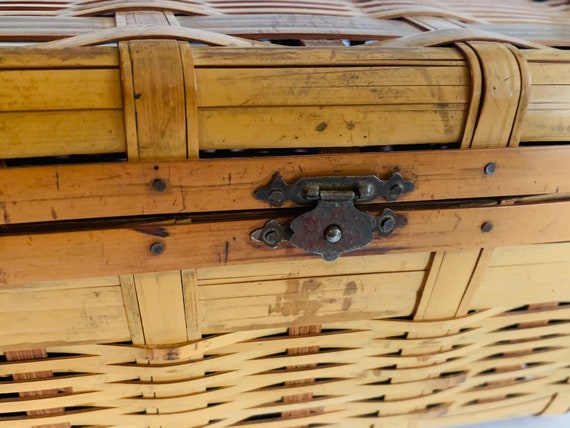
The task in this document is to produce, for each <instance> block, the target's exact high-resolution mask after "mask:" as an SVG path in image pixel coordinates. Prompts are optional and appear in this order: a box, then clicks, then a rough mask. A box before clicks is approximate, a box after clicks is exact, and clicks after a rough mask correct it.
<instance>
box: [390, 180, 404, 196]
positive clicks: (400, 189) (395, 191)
mask: <svg viewBox="0 0 570 428" xmlns="http://www.w3.org/2000/svg"><path fill="white" fill-rule="evenodd" d="M402 193H404V186H402V185H401V184H400V183H398V184H394V185H393V186H392V187H390V194H391V195H392V197H394V198H397V197H399V196H401V195H402Z"/></svg>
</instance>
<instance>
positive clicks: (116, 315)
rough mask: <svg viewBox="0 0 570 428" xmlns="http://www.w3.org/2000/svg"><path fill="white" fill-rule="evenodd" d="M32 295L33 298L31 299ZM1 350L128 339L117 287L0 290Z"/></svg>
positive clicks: (119, 292)
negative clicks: (33, 344) (57, 343)
mask: <svg viewBox="0 0 570 428" xmlns="http://www.w3.org/2000/svg"><path fill="white" fill-rule="evenodd" d="M32 296H33V297H32ZM0 308H1V314H0V320H1V321H0V322H2V323H3V324H4V325H6V326H10V328H4V329H2V331H1V332H0V349H5V348H6V346H10V347H11V348H13V349H14V348H15V349H17V348H18V346H19V347H26V346H29V345H28V344H30V343H39V342H53V341H57V342H59V343H63V342H67V343H73V342H85V341H88V342H97V341H121V340H128V339H129V338H130V334H129V330H128V326H127V320H126V315H125V310H124V305H123V300H122V296H121V291H120V287H118V286H115V287H90V288H78V289H67V290H50V291H41V290H29V291H28V290H22V292H20V293H16V292H5V291H4V290H2V291H0Z"/></svg>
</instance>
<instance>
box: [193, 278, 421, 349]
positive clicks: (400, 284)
mask: <svg viewBox="0 0 570 428" xmlns="http://www.w3.org/2000/svg"><path fill="white" fill-rule="evenodd" d="M423 277H424V272H409V273H390V274H388V273H387V274H377V275H351V276H348V277H342V276H340V277H329V278H327V279H326V280H320V279H300V280H295V279H286V280H281V281H274V282H268V281H264V282H260V283H246V284H243V285H242V284H227V285H223V286H220V285H216V286H209V287H205V286H202V287H200V288H199V296H198V299H199V303H198V310H199V313H200V314H201V316H202V320H201V325H202V329H203V331H231V330H234V329H244V328H260V327H262V326H264V325H267V324H268V323H269V324H275V325H286V324H287V323H288V322H294V323H295V324H297V325H310V324H315V323H320V322H321V320H323V321H324V320H327V318H328V319H334V318H343V319H346V320H348V319H362V318H366V317H368V316H370V317H390V316H407V315H409V314H411V313H412V311H413V308H414V306H415V304H416V295H417V293H418V291H419V289H420V287H421V284H422V282H423ZM242 296H244V297H242ZM325 322H326V321H325ZM299 358H300V359H303V358H305V359H307V360H308V357H307V356H300V357H299Z"/></svg>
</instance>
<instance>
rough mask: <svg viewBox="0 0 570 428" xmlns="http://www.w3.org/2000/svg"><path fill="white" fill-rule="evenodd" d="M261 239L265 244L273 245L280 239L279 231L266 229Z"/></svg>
mask: <svg viewBox="0 0 570 428" xmlns="http://www.w3.org/2000/svg"><path fill="white" fill-rule="evenodd" d="M262 239H263V242H265V243H266V244H267V245H275V244H277V243H278V242H279V239H280V236H279V232H278V231H276V230H274V229H269V230H266V231H265V233H264V234H263V238H262Z"/></svg>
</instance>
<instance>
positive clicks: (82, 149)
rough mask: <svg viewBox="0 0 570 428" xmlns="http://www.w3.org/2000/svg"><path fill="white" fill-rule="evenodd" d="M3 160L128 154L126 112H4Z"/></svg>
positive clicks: (0, 121) (0, 126)
mask: <svg viewBox="0 0 570 428" xmlns="http://www.w3.org/2000/svg"><path fill="white" fill-rule="evenodd" d="M0 140H1V141H2V144H0V158H2V159H6V158H8V159H9V158H26V157H38V156H62V155H71V154H93V153H116V152H125V151H126V142H125V135H124V125H123V112H122V110H118V109H116V110H112V109H109V110H68V111H52V112H34V113H29V112H10V113H5V112H0Z"/></svg>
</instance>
